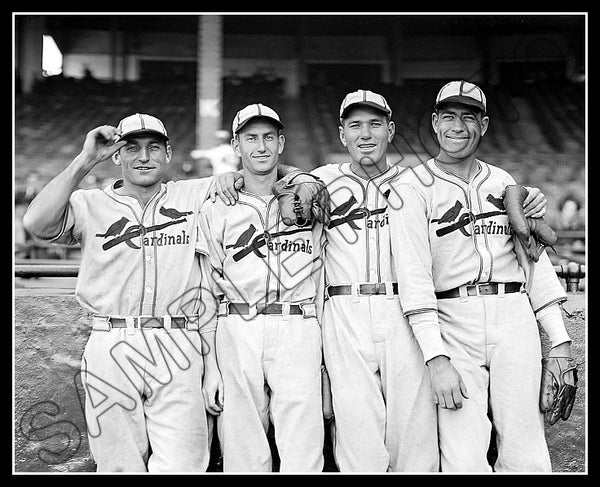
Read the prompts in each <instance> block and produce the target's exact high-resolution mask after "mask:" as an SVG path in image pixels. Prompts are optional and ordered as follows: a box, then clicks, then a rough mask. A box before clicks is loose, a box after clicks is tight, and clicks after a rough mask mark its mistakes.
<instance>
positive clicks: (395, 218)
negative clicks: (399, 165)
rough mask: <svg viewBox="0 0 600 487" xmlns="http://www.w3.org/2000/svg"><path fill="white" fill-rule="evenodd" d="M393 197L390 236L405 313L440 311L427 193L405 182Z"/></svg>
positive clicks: (401, 301)
mask: <svg viewBox="0 0 600 487" xmlns="http://www.w3.org/2000/svg"><path fill="white" fill-rule="evenodd" d="M392 198H393V200H391V201H390V212H389V218H390V239H391V247H392V256H393V260H394V266H395V270H396V277H397V279H398V295H399V297H400V303H401V305H402V310H403V312H404V315H405V316H408V315H410V314H413V313H422V312H427V311H437V299H436V296H435V285H434V280H433V260H432V255H431V246H430V242H429V217H428V213H429V212H428V210H427V201H426V198H425V195H423V194H422V193H421V192H420V191H418V190H417V189H416V188H415V187H414V186H413V185H411V184H407V183H401V184H397V185H395V191H394V192H393V196H392Z"/></svg>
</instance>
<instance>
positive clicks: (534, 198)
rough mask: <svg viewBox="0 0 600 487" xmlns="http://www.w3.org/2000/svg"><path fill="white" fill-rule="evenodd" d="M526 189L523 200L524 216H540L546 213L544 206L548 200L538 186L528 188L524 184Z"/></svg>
mask: <svg viewBox="0 0 600 487" xmlns="http://www.w3.org/2000/svg"><path fill="white" fill-rule="evenodd" d="M525 189H527V191H528V193H527V197H526V198H525V201H523V210H524V212H525V216H526V217H531V218H542V217H543V216H544V215H545V214H546V206H547V204H548V200H547V199H546V196H545V195H544V193H542V191H541V190H540V188H530V187H528V186H525Z"/></svg>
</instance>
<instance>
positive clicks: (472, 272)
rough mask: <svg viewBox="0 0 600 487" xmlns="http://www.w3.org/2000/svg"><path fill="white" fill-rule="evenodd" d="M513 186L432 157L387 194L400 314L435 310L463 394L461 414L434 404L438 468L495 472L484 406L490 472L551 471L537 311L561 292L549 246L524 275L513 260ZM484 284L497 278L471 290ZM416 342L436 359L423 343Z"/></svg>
mask: <svg viewBox="0 0 600 487" xmlns="http://www.w3.org/2000/svg"><path fill="white" fill-rule="evenodd" d="M511 184H515V181H514V180H513V178H512V177H511V176H510V175H509V174H508V173H507V172H506V171H504V170H502V169H500V168H498V167H495V166H493V165H491V164H487V163H485V162H483V161H477V172H476V173H475V175H474V176H473V177H472V178H471V179H470V180H465V179H463V178H461V177H458V176H456V175H454V174H451V173H450V172H448V171H447V170H446V169H445V168H444V167H442V166H441V165H438V163H437V162H436V161H435V160H434V159H431V160H429V161H428V162H427V164H426V165H424V166H421V167H418V168H416V170H415V172H414V173H412V175H411V176H409V177H407V178H404V179H403V180H401V181H400V180H399V181H398V182H397V184H396V185H395V189H396V191H394V192H392V198H393V201H394V204H393V207H394V208H397V210H396V211H393V212H391V213H390V231H391V237H392V250H393V254H394V262H395V266H396V272H397V276H398V282H399V285H398V289H399V294H400V301H401V302H402V306H403V310H404V313H405V314H406V315H407V316H409V315H411V314H415V313H421V312H427V311H434V312H437V315H438V319H439V333H441V337H442V338H443V346H444V347H445V348H446V352H445V354H447V355H448V356H449V357H450V359H451V363H452V364H453V365H454V367H455V368H456V369H457V370H458V372H459V373H460V374H461V376H462V379H463V381H464V383H465V385H466V387H467V391H468V396H469V398H468V399H465V400H463V407H462V409H460V410H448V409H443V408H440V409H439V410H438V422H439V435H440V449H441V465H442V471H489V470H491V467H490V466H489V465H488V463H487V458H486V454H487V450H488V447H489V442H490V434H491V424H490V418H489V417H488V405H489V407H490V410H491V415H492V417H493V422H494V426H495V427H496V430H497V433H498V436H497V446H498V459H497V461H496V463H495V465H494V469H495V470H496V471H523V472H524V471H548V470H549V469H550V459H549V455H548V449H547V446H546V442H545V438H544V426H543V416H542V413H541V412H540V410H539V406H538V399H539V390H540V374H541V362H540V360H541V347H540V337H539V333H538V328H537V322H536V318H535V315H534V312H537V311H539V310H541V309H543V308H545V307H547V306H549V305H551V304H553V303H559V302H562V301H564V300H565V299H566V293H565V291H564V288H563V287H562V285H561V283H560V281H559V280H558V278H557V276H556V273H555V272H554V268H553V266H552V264H551V262H550V260H549V258H548V256H547V254H546V253H545V252H543V253H542V255H541V256H540V259H539V261H538V262H537V263H536V264H535V265H534V266H533V269H532V271H531V272H530V273H529V280H527V279H526V275H525V272H524V270H523V269H522V268H521V267H520V266H519V264H518V262H517V258H516V254H515V252H514V245H513V240H512V231H511V228H510V225H509V222H508V217H507V215H506V210H505V209H504V206H503V202H502V195H503V192H504V188H505V187H506V186H507V185H511ZM489 283H495V284H492V285H491V286H486V287H473V288H471V289H470V290H469V289H467V285H475V284H489ZM490 288H492V293H491V294H488V293H487V291H488V290H489V289H490ZM496 288H497V289H496ZM469 291H473V293H474V295H471V294H469ZM453 293H455V295H453ZM422 346H423V348H424V350H425V353H426V355H435V353H429V352H428V351H427V348H428V347H429V346H430V345H429V344H428V343H425V339H424V340H423V343H422Z"/></svg>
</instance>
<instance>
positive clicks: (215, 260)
mask: <svg viewBox="0 0 600 487" xmlns="http://www.w3.org/2000/svg"><path fill="white" fill-rule="evenodd" d="M211 214H212V212H211V211H210V210H208V208H207V207H204V208H202V209H201V210H200V213H199V214H198V225H197V227H196V231H197V232H198V234H197V238H196V252H197V253H199V254H202V255H204V256H206V257H207V259H208V262H209V263H210V265H211V267H213V268H214V269H215V270H216V271H217V272H219V273H221V274H222V273H223V262H224V261H225V251H224V250H223V245H222V242H220V241H219V235H218V229H217V228H215V227H216V225H215V223H214V222H213V221H212V218H211Z"/></svg>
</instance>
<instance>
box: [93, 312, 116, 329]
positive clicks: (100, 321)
mask: <svg viewBox="0 0 600 487" xmlns="http://www.w3.org/2000/svg"><path fill="white" fill-rule="evenodd" d="M111 328H112V326H111V324H110V316H93V317H92V330H98V331H110V330H111Z"/></svg>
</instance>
